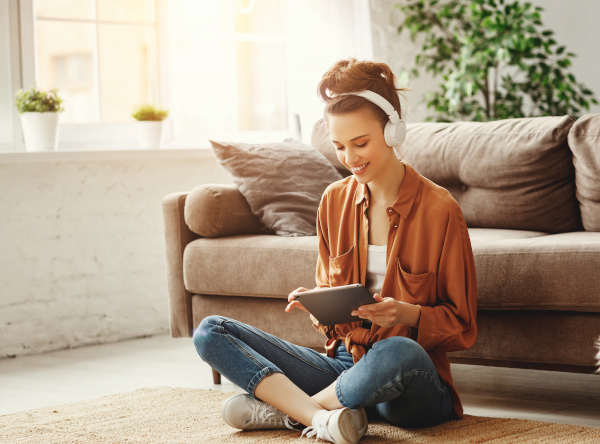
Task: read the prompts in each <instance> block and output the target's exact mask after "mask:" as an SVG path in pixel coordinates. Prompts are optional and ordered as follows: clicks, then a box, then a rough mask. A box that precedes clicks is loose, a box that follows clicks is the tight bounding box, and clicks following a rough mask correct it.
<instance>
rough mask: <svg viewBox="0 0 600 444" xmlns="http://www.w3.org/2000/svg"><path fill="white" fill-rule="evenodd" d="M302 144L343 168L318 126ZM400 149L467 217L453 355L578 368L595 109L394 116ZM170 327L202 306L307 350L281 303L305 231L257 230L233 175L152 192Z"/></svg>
mask: <svg viewBox="0 0 600 444" xmlns="http://www.w3.org/2000/svg"><path fill="white" fill-rule="evenodd" d="M312 145H313V146H314V147H315V148H316V149H318V150H320V151H321V152H322V153H323V154H324V155H325V156H326V157H328V159H330V161H331V162H332V163H333V164H334V166H336V168H338V169H339V170H340V171H343V167H341V165H340V164H339V163H336V162H337V160H336V159H335V157H332V155H334V153H333V150H332V148H331V145H330V144H329V142H328V134H327V128H326V127H325V126H324V125H322V124H318V125H316V126H315V128H314V132H313V140H312ZM402 157H403V158H404V159H405V160H406V161H407V162H408V163H410V164H411V165H412V166H413V167H415V169H417V171H419V172H420V173H421V174H423V175H424V176H426V177H428V178H430V179H431V180H433V181H435V182H436V183H438V184H439V185H441V186H444V187H445V188H447V189H448V190H449V191H450V192H451V193H452V194H453V195H454V197H455V198H456V199H457V201H458V202H459V204H460V205H461V208H462V210H463V214H464V216H465V219H466V221H467V224H468V225H469V232H470V236H471V243H472V246H473V253H474V257H475V265H476V270H477V283H478V319H477V321H478V327H479V335H478V340H477V342H476V344H475V346H474V347H472V348H471V349H470V350H467V351H463V352H458V353H453V354H451V359H452V361H453V362H465V363H475V364H489V365H501V366H514V367H521V368H542V369H553V370H564V371H585V372H587V371H592V370H593V368H594V367H593V366H594V355H595V352H594V347H593V344H594V340H595V338H597V337H598V336H599V335H600V115H586V116H583V117H581V118H580V119H578V120H577V121H575V120H574V119H572V118H570V117H568V116H565V117H540V118H528V119H510V120H505V121H498V122H487V123H472V122H459V123H449V124H448V123H419V124H410V125H409V126H408V136H407V140H406V143H405V145H404V147H403V150H402ZM163 212H164V224H165V241H166V255H167V265H168V284H169V302H170V319H171V333H172V336H174V337H186V336H191V335H192V333H193V330H194V328H195V327H196V326H197V325H198V324H199V322H200V321H201V320H202V319H203V318H204V317H205V316H208V315H213V314H219V315H224V316H229V317H232V318H235V319H238V320H241V321H243V322H247V323H251V324H252V325H255V326H257V327H259V328H262V329H264V330H266V331H268V332H271V333H274V334H276V335H278V336H280V337H282V338H285V339H287V340H290V341H293V342H295V343H298V344H302V345H306V346H310V347H314V348H320V347H322V346H323V344H324V340H325V338H324V336H321V335H320V334H319V333H317V332H316V331H314V330H313V328H312V327H311V322H310V320H309V318H308V317H307V315H306V314H305V313H303V312H300V311H295V312H292V313H284V311H283V310H284V307H285V306H286V297H287V295H288V293H289V292H290V291H291V290H293V289H295V288H296V287H299V286H304V287H308V288H312V287H313V286H314V285H315V282H314V272H315V264H316V258H317V239H316V236H298V237H284V236H276V235H273V234H265V233H263V232H262V231H261V222H260V221H259V220H258V218H257V217H256V216H255V215H254V214H252V212H251V211H250V207H249V205H248V203H247V201H246V200H245V199H244V197H243V196H242V194H241V193H240V191H238V188H237V187H235V186H233V185H216V184H215V185H202V186H199V187H197V188H196V189H194V190H191V191H190V192H181V193H174V194H170V195H168V196H166V197H165V198H164V200H163Z"/></svg>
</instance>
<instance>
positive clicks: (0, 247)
mask: <svg viewBox="0 0 600 444" xmlns="http://www.w3.org/2000/svg"><path fill="white" fill-rule="evenodd" d="M212 182H215V183H230V180H229V176H228V174H227V173H226V172H225V171H224V170H223V169H222V168H221V167H220V166H219V165H218V163H217V161H216V159H215V158H214V156H213V154H212V152H211V151H210V150H204V151H202V150H188V151H184V150H181V151H167V150H163V151H156V152H155V153H153V152H151V151H139V152H135V151H131V152H112V153H110V152H108V153H107V152H105V153H100V152H96V153H85V152H80V153H68V152H63V153H60V152H59V153H39V154H27V153H20V154H12V153H11V154H0V227H1V228H0V338H2V340H1V341H0V357H6V356H11V355H22V354H31V353H39V352H43V351H47V350H55V349H61V348H67V347H76V346H81V345H85V344H95V343H102V342H113V341H117V340H122V339H128V338H134V337H139V336H145V335H154V334H164V333H167V332H168V325H169V323H168V303H167V300H168V298H167V284H166V267H165V254H164V241H163V222H162V212H161V199H162V197H163V196H164V195H166V194H168V193H171V192H176V191H185V190H189V189H191V188H193V187H194V186H196V185H199V184H201V183H212Z"/></svg>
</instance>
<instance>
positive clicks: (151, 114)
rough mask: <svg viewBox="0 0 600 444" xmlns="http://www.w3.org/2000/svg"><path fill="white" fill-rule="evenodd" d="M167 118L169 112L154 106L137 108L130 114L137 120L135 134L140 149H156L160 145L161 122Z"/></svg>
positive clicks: (147, 105) (146, 105) (148, 105)
mask: <svg viewBox="0 0 600 444" xmlns="http://www.w3.org/2000/svg"><path fill="white" fill-rule="evenodd" d="M168 116H169V111H167V110H166V109H161V108H158V107H156V106H155V105H150V104H145V105H141V106H139V107H138V108H137V109H136V110H135V111H134V112H133V114H132V117H133V118H134V119H135V120H137V134H138V142H139V144H140V148H142V149H156V148H160V147H161V144H162V133H163V126H164V125H163V121H164V120H165V119H166V118H167V117H168Z"/></svg>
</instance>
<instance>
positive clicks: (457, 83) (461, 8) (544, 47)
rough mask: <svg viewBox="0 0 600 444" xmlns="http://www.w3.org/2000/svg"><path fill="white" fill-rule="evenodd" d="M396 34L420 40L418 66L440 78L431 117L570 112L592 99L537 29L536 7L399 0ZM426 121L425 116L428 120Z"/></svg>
mask: <svg viewBox="0 0 600 444" xmlns="http://www.w3.org/2000/svg"><path fill="white" fill-rule="evenodd" d="M396 7H397V8H398V9H400V11H402V13H403V14H404V21H403V22H402V24H401V25H400V26H399V27H398V32H400V33H402V32H408V33H409V35H410V37H411V39H412V40H413V41H417V38H418V39H419V40H418V41H419V42H420V46H421V47H420V49H419V50H418V51H417V55H416V57H415V68H414V69H413V70H412V75H413V76H418V75H419V68H424V69H425V71H426V72H430V73H432V74H433V75H436V76H439V77H440V78H441V80H442V83H441V85H440V88H439V90H437V91H434V92H432V93H431V94H429V95H428V97H427V107H428V108H430V109H433V111H435V113H436V115H435V117H434V119H433V120H440V121H453V120H475V121H485V120H498V119H506V118H513V117H529V116H532V117H533V116H547V115H563V114H570V115H572V116H574V117H577V116H578V115H579V114H580V113H581V111H583V110H587V109H589V107H590V104H591V103H594V104H597V103H598V102H597V100H596V99H595V98H594V94H593V92H592V91H590V90H589V89H588V88H587V87H586V86H585V85H584V84H582V83H580V82H578V81H577V79H576V78H575V76H574V75H573V74H572V73H571V72H569V69H568V68H569V67H570V66H571V64H572V63H571V58H572V57H575V54H573V53H572V52H568V51H566V48H565V46H562V45H560V44H559V43H558V42H557V41H556V40H555V39H554V32H553V31H551V30H543V29H541V26H542V19H541V14H542V11H543V9H542V8H540V7H537V6H533V5H532V4H531V3H529V2H522V1H519V0H513V1H509V0H469V1H466V0H403V1H402V3H399V4H397V5H396ZM430 120H431V119H430Z"/></svg>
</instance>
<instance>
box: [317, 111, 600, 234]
mask: <svg viewBox="0 0 600 444" xmlns="http://www.w3.org/2000/svg"><path fill="white" fill-rule="evenodd" d="M574 121H575V120H574V119H573V118H572V117H569V116H562V117H533V118H519V119H507V120H499V121H492V122H453V123H433V122H424V123H412V124H408V125H407V137H406V142H405V143H404V146H403V147H402V149H401V151H400V152H401V157H402V158H403V159H404V160H406V161H407V162H408V163H409V164H410V165H412V166H413V167H414V168H415V169H416V170H417V171H418V172H419V173H421V174H422V175H423V176H425V177H427V178H428V179H430V180H432V181H433V182H435V183H437V184H438V185H440V186H442V187H444V188H446V189H448V191H450V192H451V193H452V195H453V196H454V198H455V199H456V200H457V201H458V203H459V204H460V206H461V208H462V211H463V214H464V216H465V220H466V221H467V224H468V225H469V226H470V227H484V228H506V229H520V230H532V231H546V232H551V233H558V232H568V231H577V230H581V229H582V225H581V215H580V211H579V203H578V201H577V198H576V196H575V170H574V167H573V161H572V153H571V150H570V149H569V146H568V143H567V135H568V133H569V130H570V128H571V127H572V126H573V123H574ZM312 144H313V146H314V147H315V148H317V149H318V150H319V151H321V152H322V153H323V154H325V155H326V156H327V154H330V155H329V156H327V157H328V158H329V159H330V161H331V162H332V163H333V164H334V166H336V167H337V168H338V169H341V170H343V169H344V167H343V166H342V165H341V164H340V163H339V161H338V160H337V158H335V152H334V150H333V147H332V145H331V142H330V141H329V134H328V131H327V127H326V125H324V124H323V123H322V122H318V123H317V124H316V125H315V127H314V129H313V137H312ZM598 159H600V157H597V158H596V160H598ZM596 177H597V176H596ZM596 184H597V182H596ZM597 202H598V201H597ZM598 222H599V223H600V215H599V219H598Z"/></svg>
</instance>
